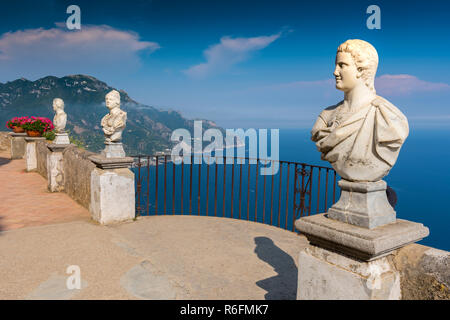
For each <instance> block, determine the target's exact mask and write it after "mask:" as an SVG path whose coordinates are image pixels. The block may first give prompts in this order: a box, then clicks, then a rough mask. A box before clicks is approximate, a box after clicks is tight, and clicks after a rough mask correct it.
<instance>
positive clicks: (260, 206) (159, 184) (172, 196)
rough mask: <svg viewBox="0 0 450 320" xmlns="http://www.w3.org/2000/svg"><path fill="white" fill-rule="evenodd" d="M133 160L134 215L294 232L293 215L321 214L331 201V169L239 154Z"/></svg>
mask: <svg viewBox="0 0 450 320" xmlns="http://www.w3.org/2000/svg"><path fill="white" fill-rule="evenodd" d="M196 158H198V159H196ZM134 159H135V162H134V164H133V170H134V172H135V174H136V213H137V215H167V214H172V215H175V214H178V215H186V214H189V215H193V214H195V215H202V216H216V217H229V218H236V219H245V220H251V221H255V222H262V223H266V224H270V225H273V226H277V227H281V228H284V229H287V230H292V231H294V230H295V229H294V221H295V220H296V219H298V218H300V217H302V216H305V215H310V214H312V213H320V212H326V211H327V209H328V208H329V206H331V205H332V204H333V203H334V202H335V200H336V193H337V176H336V172H335V171H334V170H333V169H332V168H327V167H322V166H315V165H309V164H305V163H299V162H292V161H279V160H267V159H251V158H243V157H226V158H225V157H211V158H204V160H203V161H202V155H191V156H189V159H188V158H187V157H180V158H179V160H180V163H178V164H176V163H175V162H173V161H171V156H170V155H155V156H153V155H139V156H135V157H134ZM187 160H189V161H187ZM194 160H197V161H194ZM224 161H226V164H224V163H223V162H224ZM194 162H197V163H194ZM261 169H263V170H266V173H269V174H264V175H263V174H261ZM269 181H270V182H269Z"/></svg>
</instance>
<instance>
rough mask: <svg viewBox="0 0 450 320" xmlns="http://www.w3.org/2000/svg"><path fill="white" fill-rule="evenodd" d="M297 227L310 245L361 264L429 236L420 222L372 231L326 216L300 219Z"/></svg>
mask: <svg viewBox="0 0 450 320" xmlns="http://www.w3.org/2000/svg"><path fill="white" fill-rule="evenodd" d="M295 226H296V228H297V229H298V230H299V231H300V232H302V233H304V234H305V236H306V237H307V239H308V240H309V242H310V243H311V244H312V245H316V246H319V247H322V248H325V249H328V250H332V251H335V252H339V253H342V254H344V255H347V256H351V257H353V258H356V259H358V260H362V261H371V260H374V259H377V258H380V257H382V256H385V255H388V254H390V253H391V252H392V251H393V250H396V249H399V248H401V247H403V246H405V245H407V244H410V243H413V242H417V241H420V240H422V239H423V238H425V237H427V236H428V235H429V230H428V228H427V227H425V226H424V225H423V224H421V223H416V222H411V221H407V220H401V219H397V220H396V222H394V223H390V224H386V225H383V226H380V227H377V228H374V229H367V228H363V227H358V226H354V225H351V224H348V223H345V222H341V221H337V220H333V219H330V218H328V217H327V215H326V214H317V215H313V216H309V217H303V218H300V219H299V220H297V221H296V222H295Z"/></svg>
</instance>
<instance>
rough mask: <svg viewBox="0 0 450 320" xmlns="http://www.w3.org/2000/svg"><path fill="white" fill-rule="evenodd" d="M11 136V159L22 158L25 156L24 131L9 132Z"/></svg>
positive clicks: (25, 135)
mask: <svg viewBox="0 0 450 320" xmlns="http://www.w3.org/2000/svg"><path fill="white" fill-rule="evenodd" d="M9 135H10V136H11V159H13V160H14V159H22V158H23V157H24V156H25V146H26V142H25V137H27V134H26V133H15V132H10V133H9Z"/></svg>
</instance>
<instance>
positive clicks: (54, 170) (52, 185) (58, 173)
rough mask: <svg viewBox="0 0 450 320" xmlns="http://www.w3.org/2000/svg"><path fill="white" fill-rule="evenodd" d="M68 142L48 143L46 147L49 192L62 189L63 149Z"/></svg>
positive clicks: (67, 145)
mask: <svg viewBox="0 0 450 320" xmlns="http://www.w3.org/2000/svg"><path fill="white" fill-rule="evenodd" d="M69 146H71V145H70V144H49V145H48V146H47V148H48V149H49V150H50V152H49V153H48V154H47V187H48V190H49V191H51V192H60V191H63V190H64V163H63V151H64V149H65V148H67V147H69Z"/></svg>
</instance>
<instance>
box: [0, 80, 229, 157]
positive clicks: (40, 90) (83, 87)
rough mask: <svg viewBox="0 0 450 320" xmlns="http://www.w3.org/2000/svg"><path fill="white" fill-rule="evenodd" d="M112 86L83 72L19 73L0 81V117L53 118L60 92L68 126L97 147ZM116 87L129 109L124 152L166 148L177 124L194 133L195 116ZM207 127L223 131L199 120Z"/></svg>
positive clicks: (93, 148)
mask: <svg viewBox="0 0 450 320" xmlns="http://www.w3.org/2000/svg"><path fill="white" fill-rule="evenodd" d="M114 89H115V88H112V87H110V86H108V85H107V84H106V83H104V82H102V81H100V80H98V79H96V78H94V77H91V76H86V75H71V76H66V77H62V78H57V77H53V76H48V77H45V78H42V79H39V80H36V81H29V80H27V79H24V78H22V79H18V80H14V81H11V82H7V83H5V84H3V83H0V121H1V122H2V123H6V121H8V120H9V119H10V118H12V117H15V116H41V117H48V118H50V119H53V116H54V112H53V108H52V102H53V99H54V98H61V99H63V100H64V103H65V112H66V113H67V125H66V129H67V130H69V131H70V134H71V135H72V136H74V137H75V138H77V139H79V140H81V141H82V142H83V143H84V145H85V146H86V149H88V150H90V151H93V152H99V151H100V150H101V149H103V146H104V145H103V141H104V136H103V131H102V130H101V127H100V121H101V119H102V117H103V116H104V115H105V114H107V113H108V109H107V108H106V106H105V95H106V94H107V93H108V92H109V91H111V90H114ZM115 90H117V89H115ZM117 91H119V92H120V96H121V109H122V110H124V111H126V112H127V127H126V128H125V131H124V132H123V135H122V137H123V143H124V148H125V151H126V153H127V154H129V155H133V154H134V155H136V154H154V153H155V152H157V151H163V150H164V149H166V148H170V147H171V146H172V145H173V143H172V142H171V141H170V136H171V134H172V131H173V130H175V129H177V128H185V129H187V130H189V131H190V132H191V134H192V132H193V126H194V120H189V119H186V118H184V117H183V116H182V115H181V114H180V113H179V112H177V111H173V110H160V109H157V108H155V107H152V106H147V105H143V104H140V103H138V102H136V101H134V100H132V99H131V98H130V97H129V96H128V94H127V93H126V92H125V91H123V90H117ZM208 128H218V129H219V130H221V131H222V132H224V130H223V129H222V128H219V127H218V126H217V125H216V124H215V123H214V122H212V121H208V120H205V121H203V129H204V130H206V129H208Z"/></svg>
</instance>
